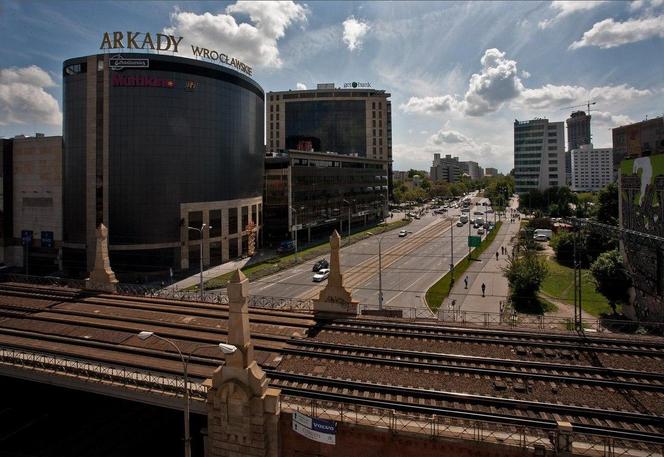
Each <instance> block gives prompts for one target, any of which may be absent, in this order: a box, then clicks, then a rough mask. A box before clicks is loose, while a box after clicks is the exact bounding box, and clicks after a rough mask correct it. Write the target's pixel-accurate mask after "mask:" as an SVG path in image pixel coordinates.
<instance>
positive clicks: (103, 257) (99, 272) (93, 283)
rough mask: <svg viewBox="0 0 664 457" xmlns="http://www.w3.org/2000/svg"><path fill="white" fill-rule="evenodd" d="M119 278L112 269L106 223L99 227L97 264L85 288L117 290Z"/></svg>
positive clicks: (106, 290) (86, 281)
mask: <svg viewBox="0 0 664 457" xmlns="http://www.w3.org/2000/svg"><path fill="white" fill-rule="evenodd" d="M117 284H118V280H117V279H116V278H115V273H113V270H112V269H111V262H110V259H109V256H108V228H106V226H105V225H104V224H99V227H97V243H96V246H95V264H94V268H93V269H92V271H91V272H90V277H89V278H88V279H86V280H85V288H86V289H90V290H100V291H104V292H115V291H116V286H117Z"/></svg>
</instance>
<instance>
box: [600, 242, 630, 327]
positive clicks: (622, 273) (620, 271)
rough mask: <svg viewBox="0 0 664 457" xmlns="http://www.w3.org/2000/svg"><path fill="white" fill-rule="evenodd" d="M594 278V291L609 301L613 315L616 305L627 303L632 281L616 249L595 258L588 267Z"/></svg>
mask: <svg viewBox="0 0 664 457" xmlns="http://www.w3.org/2000/svg"><path fill="white" fill-rule="evenodd" d="M590 271H591V272H592V274H593V277H594V278H595V285H596V289H597V291H598V292H599V293H601V294H602V295H604V296H605V297H606V298H607V300H608V301H609V305H610V306H611V309H612V310H613V314H616V313H617V305H618V303H627V301H628V300H629V292H628V290H629V288H630V287H631V286H632V279H631V277H630V276H629V273H628V272H627V269H626V268H625V266H624V265H623V262H622V258H621V257H620V252H619V251H618V250H617V249H614V250H612V251H607V252H605V253H603V254H601V255H600V256H599V257H597V260H595V262H593V264H592V265H591V267H590Z"/></svg>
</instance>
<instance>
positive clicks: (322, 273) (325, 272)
mask: <svg viewBox="0 0 664 457" xmlns="http://www.w3.org/2000/svg"><path fill="white" fill-rule="evenodd" d="M328 276H330V269H329V268H323V269H322V270H319V271H318V273H316V274H315V275H314V277H313V281H314V282H321V281H325V280H326V279H327V277H328Z"/></svg>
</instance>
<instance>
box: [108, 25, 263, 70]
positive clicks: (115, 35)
mask: <svg viewBox="0 0 664 457" xmlns="http://www.w3.org/2000/svg"><path fill="white" fill-rule="evenodd" d="M182 39H183V37H181V36H174V35H168V34H164V33H156V34H154V35H151V34H150V33H149V32H147V33H144V32H126V33H125V32H112V33H109V32H105V33H104V36H103V38H102V40H101V46H100V47H99V49H142V50H146V49H151V50H153V51H171V52H178V46H179V45H180V43H181V42H182ZM191 53H192V54H193V55H194V56H196V57H202V58H204V59H207V60H212V61H215V62H220V63H222V64H225V65H228V66H231V67H234V68H235V69H237V70H238V71H241V72H243V73H245V74H247V75H249V76H252V73H253V69H252V68H251V67H250V66H249V65H247V64H246V63H244V62H242V61H241V60H239V59H236V58H235V57H230V56H228V55H227V54H224V53H223V52H221V51H215V50H210V49H207V48H202V47H199V46H194V45H191ZM128 60H131V59H128ZM128 67H129V65H122V66H119V65H118V66H116V67H115V68H111V69H121V68H128ZM137 67H138V66H137V65H135V66H134V68H137ZM143 68H147V65H145V66H144V67H143Z"/></svg>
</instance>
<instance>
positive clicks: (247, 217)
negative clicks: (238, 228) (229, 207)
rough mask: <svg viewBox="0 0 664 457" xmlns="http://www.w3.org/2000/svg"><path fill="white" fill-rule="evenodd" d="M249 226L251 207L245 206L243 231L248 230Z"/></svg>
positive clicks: (243, 208)
mask: <svg viewBox="0 0 664 457" xmlns="http://www.w3.org/2000/svg"><path fill="white" fill-rule="evenodd" d="M247 225H249V207H248V206H243V207H242V231H244V230H246V229H247Z"/></svg>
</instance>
